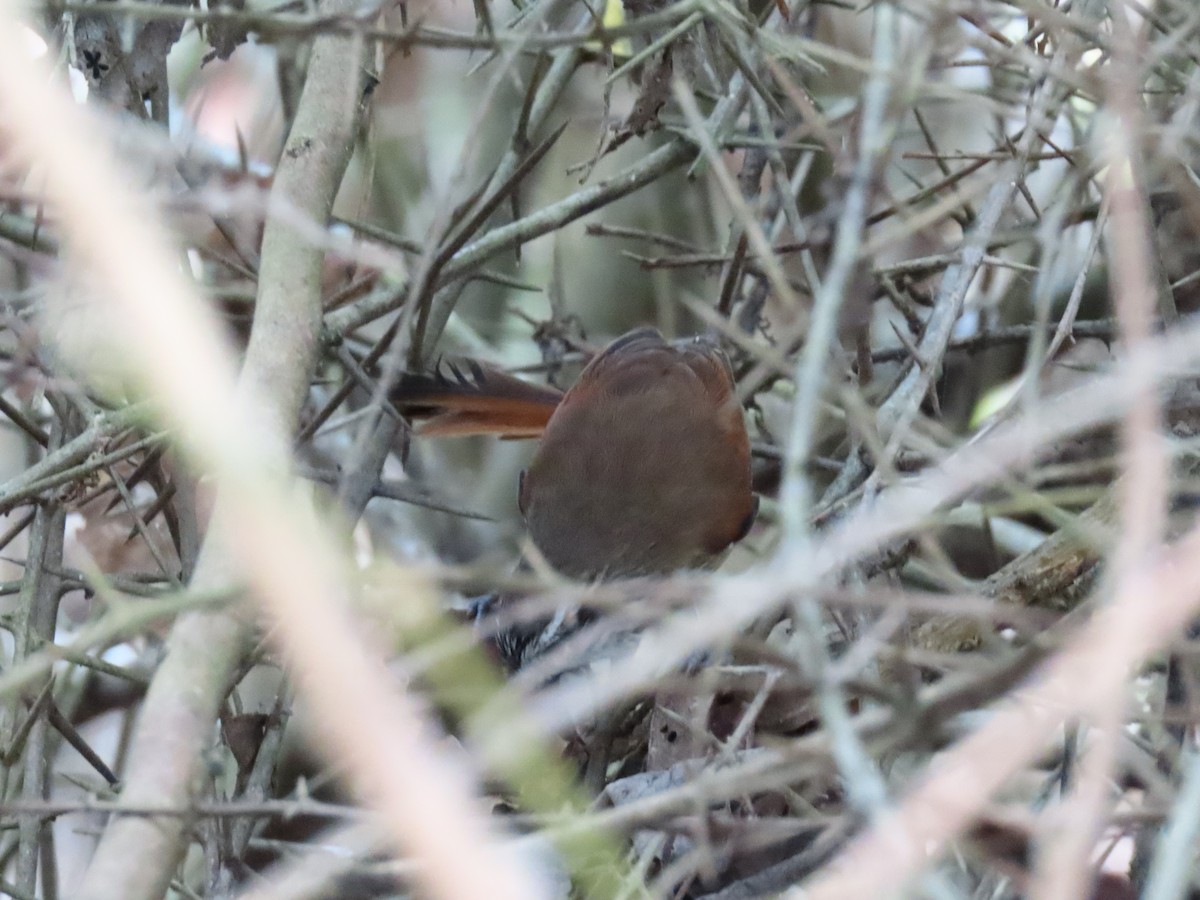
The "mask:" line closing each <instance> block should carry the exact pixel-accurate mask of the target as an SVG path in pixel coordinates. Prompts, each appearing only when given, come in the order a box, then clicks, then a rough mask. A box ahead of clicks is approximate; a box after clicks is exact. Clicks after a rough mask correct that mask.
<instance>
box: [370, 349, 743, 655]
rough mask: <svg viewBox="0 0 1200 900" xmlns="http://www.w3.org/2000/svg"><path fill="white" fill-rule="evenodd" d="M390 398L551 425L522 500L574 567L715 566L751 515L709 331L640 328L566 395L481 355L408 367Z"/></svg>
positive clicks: (721, 359)
mask: <svg viewBox="0 0 1200 900" xmlns="http://www.w3.org/2000/svg"><path fill="white" fill-rule="evenodd" d="M392 400H393V402H394V403H395V405H396V406H397V408H398V409H400V410H401V411H403V412H405V413H406V414H408V415H411V416H413V417H414V418H426V419H428V421H427V422H426V424H425V425H424V427H423V428H422V429H421V432H422V433H423V434H429V435H439V434H440V435H466V434H498V435H501V436H505V437H535V436H538V435H540V436H541V442H540V443H539V445H538V448H537V451H536V452H535V453H534V456H533V460H532V462H531V463H530V465H529V468H528V469H527V470H526V471H525V472H523V473H522V476H521V483H520V489H519V493H518V498H519V505H520V508H521V512H522V514H523V515H524V517H525V522H526V525H527V526H528V528H529V534H530V537H531V538H532V540H533V542H534V544H535V545H536V546H537V548H538V550H539V551H541V553H542V555H543V556H544V557H545V558H546V560H547V561H548V562H549V563H550V564H551V565H552V566H554V568H555V569H557V570H558V571H560V572H562V573H563V574H564V575H569V576H571V577H573V578H578V579H581V580H585V581H593V580H606V579H613V578H622V577H633V576H640V575H667V574H670V573H672V572H675V571H678V570H680V569H688V568H700V567H705V566H708V565H712V564H714V563H716V562H718V561H719V560H720V559H721V558H722V556H723V555H724V553H725V551H726V550H727V549H728V548H729V546H730V545H731V544H733V543H734V542H736V541H738V540H740V539H741V538H742V537H744V536H745V535H746V533H747V532H748V531H749V529H750V526H751V525H752V524H753V522H754V516H755V513H756V511H757V507H758V502H757V497H756V496H755V495H754V492H753V489H752V487H751V470H750V442H749V439H748V437H747V435H746V426H745V423H744V421H743V418H742V409H741V406H740V405H739V404H738V401H737V396H736V392H735V390H734V380H733V371H732V369H731V368H730V365H729V361H728V359H727V358H726V356H725V354H724V352H723V351H722V350H721V348H720V347H719V346H718V345H717V344H716V343H715V342H714V341H712V340H709V339H707V338H702V337H699V338H693V339H689V340H684V341H678V342H671V343H669V342H667V341H666V340H664V339H663V337H662V335H661V334H659V333H658V331H656V330H655V329H653V328H643V329H639V330H636V331H632V332H630V333H629V334H626V335H625V336H624V337H621V338H618V339H617V340H615V341H613V342H612V343H611V344H609V345H608V347H606V348H605V349H604V350H603V351H602V352H601V353H599V354H598V355H597V356H595V357H594V358H593V359H592V360H591V362H589V363H588V365H587V367H586V368H585V369H584V370H583V373H582V374H581V375H580V377H579V381H578V382H576V383H575V385H574V386H573V387H572V388H571V389H570V390H568V391H567V392H566V393H565V394H562V393H560V392H559V391H557V390H555V389H553V388H549V387H541V386H537V385H533V384H530V383H528V382H525V381H521V380H520V379H518V378H515V377H514V376H511V375H508V374H506V373H503V372H499V371H497V370H494V369H490V368H485V367H483V366H481V365H479V364H477V363H470V364H467V366H466V369H465V371H464V369H463V368H461V367H456V366H450V367H449V371H448V372H447V371H441V372H439V373H438V374H436V375H425V376H411V375H408V376H405V377H404V378H403V379H402V380H401V382H400V384H399V386H398V387H397V389H396V390H395V392H394V393H393V395H392ZM541 649H542V651H544V650H545V649H546V648H545V647H542V648H541Z"/></svg>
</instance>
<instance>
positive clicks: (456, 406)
mask: <svg viewBox="0 0 1200 900" xmlns="http://www.w3.org/2000/svg"><path fill="white" fill-rule="evenodd" d="M391 399H392V403H393V404H394V405H395V406H396V408H397V409H399V410H400V411H401V412H402V413H405V414H406V415H408V416H411V417H412V418H414V419H419V420H423V424H422V425H421V427H420V429H419V431H420V433H421V434H423V435H430V436H441V437H465V436H468V435H475V434H493V435H498V436H500V437H504V438H530V437H539V436H540V435H541V433H542V431H543V430H545V428H546V423H547V422H548V421H550V416H551V415H552V414H553V413H554V410H555V409H556V408H557V407H558V403H559V401H560V400H562V393H561V392H560V391H557V390H555V389H554V388H551V387H545V386H543V385H538V384H531V383H530V382H528V381H522V380H521V379H520V378H516V377H515V376H512V375H509V374H507V373H506V372H501V371H499V370H498V369H492V368H489V367H487V366H482V365H480V364H479V363H477V362H474V361H466V362H464V363H462V364H455V363H439V364H438V365H437V367H436V368H435V370H434V371H433V372H432V373H430V374H427V375H417V374H411V373H406V374H405V375H402V376H401V377H400V383H399V384H398V385H397V386H396V388H395V390H393V391H392V398H391Z"/></svg>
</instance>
